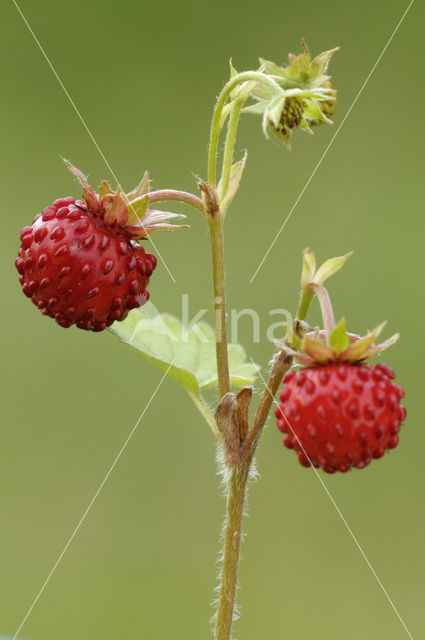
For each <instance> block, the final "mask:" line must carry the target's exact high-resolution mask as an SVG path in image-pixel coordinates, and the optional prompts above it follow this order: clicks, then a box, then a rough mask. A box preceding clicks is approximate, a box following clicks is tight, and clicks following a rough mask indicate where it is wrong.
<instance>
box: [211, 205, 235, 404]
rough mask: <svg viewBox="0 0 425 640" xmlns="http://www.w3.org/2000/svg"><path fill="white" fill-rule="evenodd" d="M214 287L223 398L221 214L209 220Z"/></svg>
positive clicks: (224, 331)
mask: <svg viewBox="0 0 425 640" xmlns="http://www.w3.org/2000/svg"><path fill="white" fill-rule="evenodd" d="M208 222H209V227H210V236H211V253H212V264H213V287H214V326H215V344H216V354H217V374H218V390H219V393H220V397H221V398H222V397H223V396H224V395H225V394H226V393H228V392H229V391H230V376H229V359H228V355H227V327H226V285H225V275H224V241H223V218H222V215H221V213H220V212H218V214H217V215H215V216H214V217H212V218H211V219H209V221H208Z"/></svg>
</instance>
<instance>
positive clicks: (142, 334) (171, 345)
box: [109, 307, 257, 393]
mask: <svg viewBox="0 0 425 640" xmlns="http://www.w3.org/2000/svg"><path fill="white" fill-rule="evenodd" d="M149 308H151V307H149ZM144 309H146V307H145V308H144ZM109 331H110V332H111V333H113V334H114V335H115V336H116V337H117V338H119V339H120V340H122V341H123V342H126V343H127V344H128V345H129V346H131V347H133V348H134V349H136V350H137V351H138V352H139V353H140V354H141V355H142V356H143V357H144V358H146V359H147V360H149V361H150V362H152V363H153V364H155V365H156V366H157V367H159V368H160V369H162V370H163V371H167V370H168V373H169V375H170V376H171V377H173V378H174V379H175V380H177V381H178V382H180V384H181V385H182V386H183V387H184V388H185V389H186V390H187V391H190V392H191V393H199V391H200V390H201V389H205V388H207V387H216V386H217V385H218V379H217V365H216V344H215V335H214V330H213V328H212V327H211V326H210V325H209V324H207V323H206V322H198V323H197V324H194V325H189V327H188V328H185V327H183V325H182V323H181V321H180V320H179V319H178V318H176V317H175V316H172V315H170V314H168V313H164V314H158V313H155V315H153V316H152V317H149V316H148V315H147V313H146V311H145V310H142V309H135V310H133V311H132V312H131V313H130V314H129V315H128V316H127V318H126V319H125V320H124V321H123V322H115V323H114V324H113V325H112V327H111V328H110V329H109ZM228 351H229V369H230V380H231V383H232V384H233V385H235V386H237V387H244V386H247V385H250V384H252V383H253V382H254V380H255V377H256V372H257V367H256V365H255V364H253V363H251V362H247V361H246V353H245V350H244V348H243V347H242V346H241V345H240V344H229V349H228Z"/></svg>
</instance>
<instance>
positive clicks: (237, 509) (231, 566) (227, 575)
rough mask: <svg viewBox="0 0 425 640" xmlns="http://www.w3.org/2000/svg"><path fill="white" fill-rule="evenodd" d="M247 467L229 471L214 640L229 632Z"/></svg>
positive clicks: (224, 638)
mask: <svg viewBox="0 0 425 640" xmlns="http://www.w3.org/2000/svg"><path fill="white" fill-rule="evenodd" d="M250 466H251V460H250V461H249V464H247V465H244V466H242V467H238V468H232V469H231V470H230V476H229V479H228V485H227V504H226V519H225V522H224V547H223V558H222V566H221V574H220V590H219V597H218V606H217V615H216V622H215V634H214V638H215V640H229V639H230V634H231V631H232V624H233V612H234V608H235V598H236V585H237V572H238V565H239V558H240V547H241V537H242V519H243V515H244V506H245V498H246V487H247V481H248V477H249V469H250Z"/></svg>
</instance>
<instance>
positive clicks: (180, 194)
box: [132, 189, 205, 213]
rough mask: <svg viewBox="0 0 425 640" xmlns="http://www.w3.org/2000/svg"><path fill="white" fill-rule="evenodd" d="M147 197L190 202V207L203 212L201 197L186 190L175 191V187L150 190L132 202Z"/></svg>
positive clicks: (165, 200)
mask: <svg viewBox="0 0 425 640" xmlns="http://www.w3.org/2000/svg"><path fill="white" fill-rule="evenodd" d="M146 198H148V199H149V202H150V203H151V202H167V201H169V200H174V201H178V202H185V203H186V204H190V205H191V206H192V207H195V208H196V209H199V211H202V212H203V213H204V212H205V208H204V203H203V202H202V200H201V198H198V196H194V195H193V194H192V193H188V192H186V191H177V190H176V189H160V190H159V191H151V192H150V193H147V194H146V195H144V196H141V197H140V198H137V199H136V200H134V201H133V202H132V204H134V202H137V200H143V199H146Z"/></svg>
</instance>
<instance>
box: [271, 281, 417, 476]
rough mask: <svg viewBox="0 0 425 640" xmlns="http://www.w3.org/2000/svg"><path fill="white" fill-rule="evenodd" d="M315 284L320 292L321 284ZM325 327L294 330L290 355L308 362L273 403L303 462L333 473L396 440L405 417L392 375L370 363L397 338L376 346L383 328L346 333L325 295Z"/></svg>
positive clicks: (375, 455)
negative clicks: (368, 362)
mask: <svg viewBox="0 0 425 640" xmlns="http://www.w3.org/2000/svg"><path fill="white" fill-rule="evenodd" d="M315 286H316V293H317V294H318V295H320V296H322V294H323V292H324V291H325V290H324V289H323V287H317V285H315ZM321 304H322V311H323V310H324V309H325V310H326V311H327V313H326V315H325V314H324V318H325V326H326V327H327V329H326V330H325V331H318V332H309V333H304V332H303V330H302V329H300V330H299V332H298V333H299V334H301V339H300V335H298V336H296V335H292V339H293V343H294V344H295V346H296V348H297V350H296V351H295V350H293V349H291V348H288V349H287V351H288V353H289V354H291V355H293V356H294V357H295V358H297V359H298V361H299V362H301V364H303V365H305V366H304V367H303V368H302V369H300V370H298V371H295V370H292V371H289V372H288V373H287V374H286V376H285V378H284V386H283V389H282V391H281V394H280V402H279V404H278V405H277V407H276V418H277V426H278V428H279V429H280V431H282V432H283V433H284V434H285V437H284V439H283V442H284V444H285V446H286V447H288V448H289V449H294V450H295V451H296V453H297V454H298V460H299V462H300V464H301V465H302V466H304V467H310V466H311V465H313V466H314V467H321V468H322V469H323V470H324V471H327V472H328V473H334V472H335V471H342V472H345V471H348V470H349V469H350V468H351V467H355V468H357V469H363V467H365V466H366V465H368V464H369V463H370V462H371V460H372V459H373V458H381V457H382V456H383V455H384V453H385V451H386V450H387V449H393V448H394V447H396V446H397V444H398V432H399V430H400V426H401V423H402V422H403V420H404V419H405V417H406V409H405V408H404V407H402V406H401V405H400V400H401V398H402V397H403V396H404V391H403V389H402V388H401V387H399V386H398V385H396V384H394V382H393V378H394V373H393V372H392V371H391V369H389V368H388V367H387V366H386V365H384V364H377V365H375V366H370V365H368V364H365V360H366V359H367V358H369V357H370V356H372V355H375V354H377V353H379V352H380V351H382V350H383V349H384V348H386V347H388V346H390V344H392V343H393V342H395V340H396V339H397V338H398V336H397V335H396V336H393V337H392V338H390V339H389V340H387V341H386V342H384V343H382V344H381V345H376V346H375V344H374V343H375V339H376V338H377V336H378V334H379V332H380V331H381V330H382V327H383V325H382V326H380V327H378V328H377V329H376V330H375V331H372V332H370V333H369V334H368V335H367V336H365V337H363V338H359V337H358V336H355V335H353V334H348V333H346V331H345V321H344V320H342V321H341V322H340V323H339V324H338V325H337V326H336V327H335V326H334V321H333V313H332V309H331V307H330V303H329V299H328V298H327V294H325V295H323V297H322V300H321Z"/></svg>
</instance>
